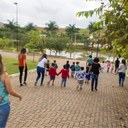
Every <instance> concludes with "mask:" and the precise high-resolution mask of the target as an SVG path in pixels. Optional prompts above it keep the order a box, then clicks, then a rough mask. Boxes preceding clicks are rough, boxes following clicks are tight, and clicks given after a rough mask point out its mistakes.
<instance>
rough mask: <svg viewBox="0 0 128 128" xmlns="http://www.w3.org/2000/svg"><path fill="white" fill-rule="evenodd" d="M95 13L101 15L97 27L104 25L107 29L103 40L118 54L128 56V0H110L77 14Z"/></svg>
mask: <svg viewBox="0 0 128 128" xmlns="http://www.w3.org/2000/svg"><path fill="white" fill-rule="evenodd" d="M86 1H88V0H86ZM94 14H97V15H99V19H100V21H99V22H97V23H95V25H94V26H95V27H96V28H99V27H101V26H103V27H104V29H105V31H104V34H103V36H102V38H101V42H102V43H103V44H104V45H107V46H108V47H107V48H111V51H112V52H113V53H114V54H115V55H116V56H121V57H124V58H128V51H127V47H128V2H127V0H108V3H107V4H105V3H103V2H102V3H101V6H100V7H99V8H95V9H94V10H89V11H81V12H78V13H77V16H85V17H86V18H88V17H90V16H93V15H94ZM119 49H120V50H119Z"/></svg>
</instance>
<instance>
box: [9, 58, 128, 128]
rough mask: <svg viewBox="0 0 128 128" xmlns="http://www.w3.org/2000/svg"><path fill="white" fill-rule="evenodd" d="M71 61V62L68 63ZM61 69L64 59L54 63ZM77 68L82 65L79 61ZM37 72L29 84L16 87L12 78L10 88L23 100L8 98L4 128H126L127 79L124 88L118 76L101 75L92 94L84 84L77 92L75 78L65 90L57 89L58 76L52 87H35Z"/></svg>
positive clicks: (127, 121) (16, 79)
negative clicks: (7, 113) (96, 88)
mask: <svg viewBox="0 0 128 128" xmlns="http://www.w3.org/2000/svg"><path fill="white" fill-rule="evenodd" d="M71 61H73V60H70V62H71ZM57 62H58V64H59V67H60V68H61V67H62V65H63V64H64V62H66V60H65V59H58V60H57ZM80 65H85V62H84V61H80ZM35 77H36V73H35V72H33V73H30V74H29V75H28V81H27V82H28V85H27V86H23V87H19V84H18V83H19V82H18V77H12V78H11V81H12V85H13V87H14V88H15V89H16V90H17V91H18V92H20V93H21V94H22V96H23V100H22V101H21V102H19V101H18V99H17V98H14V97H11V96H10V100H11V113H10V117H9V121H8V124H7V128H128V78H126V81H125V86H124V87H119V86H118V79H117V78H118V76H117V75H114V74H109V73H105V72H104V73H101V74H100V77H99V86H98V91H97V92H96V91H94V92H91V89H90V85H86V84H84V86H83V90H82V91H77V90H76V86H77V81H76V79H72V78H69V79H68V81H67V87H66V88H61V87H60V80H61V77H60V76H58V77H56V81H55V86H50V87H48V86H47V85H46V83H47V81H48V80H49V77H48V76H46V77H45V81H44V86H37V87H35V86H34V82H35Z"/></svg>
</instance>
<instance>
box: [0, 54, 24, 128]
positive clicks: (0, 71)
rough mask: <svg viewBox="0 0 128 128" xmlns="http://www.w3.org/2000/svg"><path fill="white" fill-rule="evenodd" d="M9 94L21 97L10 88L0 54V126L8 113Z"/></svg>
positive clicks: (5, 121) (4, 123)
mask: <svg viewBox="0 0 128 128" xmlns="http://www.w3.org/2000/svg"><path fill="white" fill-rule="evenodd" d="M9 94H10V95H12V96H15V97H18V98H19V99H20V100H21V99H22V97H21V95H20V94H18V93H17V92H16V91H15V90H13V89H12V86H11V82H10V79H9V76H8V74H7V73H6V72H5V71H4V66H3V62H2V56H1V54H0V128H5V126H6V123H7V120H8V116H9V113H10V103H9V102H10V101H9V96H8V95H9Z"/></svg>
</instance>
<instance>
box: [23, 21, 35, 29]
mask: <svg viewBox="0 0 128 128" xmlns="http://www.w3.org/2000/svg"><path fill="white" fill-rule="evenodd" d="M24 29H25V30H27V31H31V30H36V26H35V25H34V24H33V23H28V24H27V25H26V26H25V27H24Z"/></svg>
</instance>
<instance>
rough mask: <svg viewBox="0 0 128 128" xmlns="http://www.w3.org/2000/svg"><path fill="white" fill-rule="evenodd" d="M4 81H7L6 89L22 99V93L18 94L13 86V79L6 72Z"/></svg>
mask: <svg viewBox="0 0 128 128" xmlns="http://www.w3.org/2000/svg"><path fill="white" fill-rule="evenodd" d="M3 79H4V83H5V86H6V90H7V92H8V93H9V94H10V95H12V96H14V97H18V98H19V99H20V100H22V97H21V95H20V94H18V93H17V92H16V91H15V90H14V89H13V88H12V85H11V81H10V78H9V76H8V74H7V73H4V78H3Z"/></svg>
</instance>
